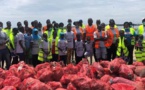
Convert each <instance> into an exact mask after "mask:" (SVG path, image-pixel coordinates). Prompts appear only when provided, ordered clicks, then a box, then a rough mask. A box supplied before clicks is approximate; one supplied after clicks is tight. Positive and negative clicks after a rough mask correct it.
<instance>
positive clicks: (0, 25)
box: [0, 22, 4, 68]
mask: <svg viewBox="0 0 145 90" xmlns="http://www.w3.org/2000/svg"><path fill="white" fill-rule="evenodd" d="M0 27H1V28H2V31H3V23H2V22H0ZM1 58H2V60H1V61H0V62H1V67H2V68H3V67H4V58H3V56H2V57H1Z"/></svg>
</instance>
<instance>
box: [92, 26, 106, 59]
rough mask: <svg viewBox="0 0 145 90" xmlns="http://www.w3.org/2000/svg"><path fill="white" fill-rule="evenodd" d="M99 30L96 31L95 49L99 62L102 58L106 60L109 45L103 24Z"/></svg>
mask: <svg viewBox="0 0 145 90" xmlns="http://www.w3.org/2000/svg"><path fill="white" fill-rule="evenodd" d="M97 29H98V31H95V32H94V39H95V41H94V43H95V50H96V53H95V54H96V57H97V59H96V60H95V61H96V62H99V61H100V60H105V59H106V57H107V50H106V47H107V45H108V42H107V38H108V36H107V33H106V32H105V31H103V28H102V26H101V25H99V26H98V27H97Z"/></svg>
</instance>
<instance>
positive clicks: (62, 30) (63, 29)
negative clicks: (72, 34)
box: [58, 22, 66, 38]
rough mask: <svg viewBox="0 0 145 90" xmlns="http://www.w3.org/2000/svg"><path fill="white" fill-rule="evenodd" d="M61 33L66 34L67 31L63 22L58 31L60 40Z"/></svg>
mask: <svg viewBox="0 0 145 90" xmlns="http://www.w3.org/2000/svg"><path fill="white" fill-rule="evenodd" d="M60 33H66V29H65V28H64V24H63V23H62V22H61V23H59V29H58V36H59V38H60Z"/></svg>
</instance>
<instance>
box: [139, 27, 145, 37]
mask: <svg viewBox="0 0 145 90" xmlns="http://www.w3.org/2000/svg"><path fill="white" fill-rule="evenodd" d="M144 29H145V28H144V25H140V26H139V27H138V35H143V33H144Z"/></svg>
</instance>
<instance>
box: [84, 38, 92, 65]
mask: <svg viewBox="0 0 145 90" xmlns="http://www.w3.org/2000/svg"><path fill="white" fill-rule="evenodd" d="M85 50H86V51H85V54H84V56H85V58H87V57H90V63H91V64H92V56H93V42H91V39H90V37H87V42H86V43H85Z"/></svg>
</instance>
